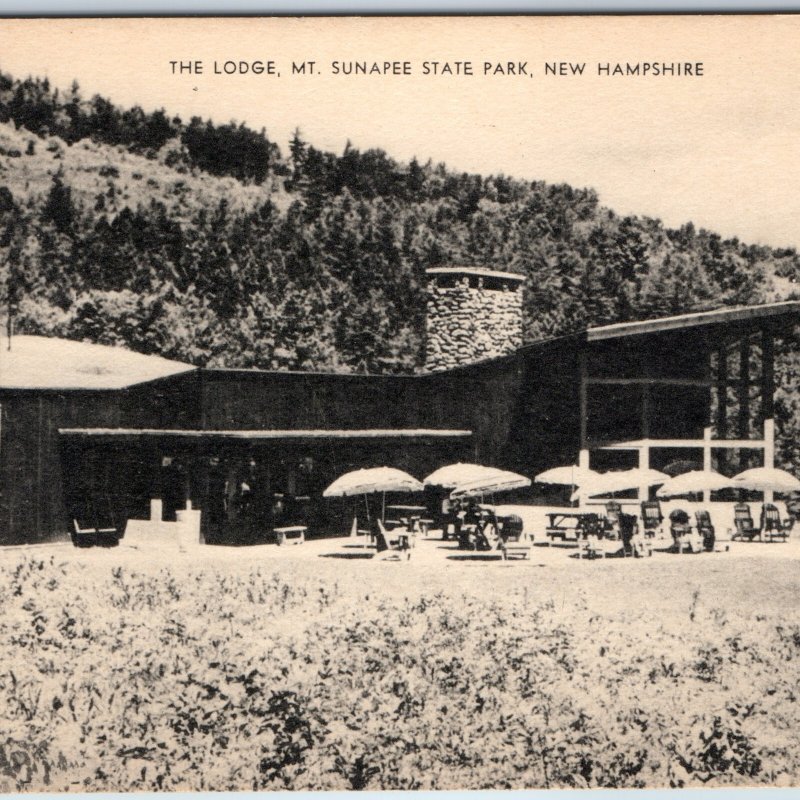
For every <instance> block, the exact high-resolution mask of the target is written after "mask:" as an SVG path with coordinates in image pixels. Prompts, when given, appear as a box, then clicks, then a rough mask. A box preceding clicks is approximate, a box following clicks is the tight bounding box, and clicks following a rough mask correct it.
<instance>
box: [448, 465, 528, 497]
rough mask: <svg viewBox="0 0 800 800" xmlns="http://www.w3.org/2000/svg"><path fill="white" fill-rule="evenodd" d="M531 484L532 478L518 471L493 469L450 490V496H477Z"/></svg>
mask: <svg viewBox="0 0 800 800" xmlns="http://www.w3.org/2000/svg"><path fill="white" fill-rule="evenodd" d="M530 485H531V479H530V478H526V477H525V476H524V475H517V473H516V472H508V471H506V470H502V469H495V470H492V472H491V473H487V474H486V475H484V476H483V477H480V478H477V479H476V480H472V481H468V482H467V483H462V484H460V485H459V486H458V487H456V488H455V489H454V490H453V491H452V492H450V497H454V498H455V497H477V496H479V495H484V494H496V493H497V492H507V491H510V490H511V489H522V488H524V487H525V486H530Z"/></svg>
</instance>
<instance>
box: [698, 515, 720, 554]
mask: <svg viewBox="0 0 800 800" xmlns="http://www.w3.org/2000/svg"><path fill="white" fill-rule="evenodd" d="M694 518H695V521H696V522H697V532H698V534H700V536H701V537H702V539H703V550H706V551H707V552H709V553H713V552H714V542H715V541H716V538H717V537H716V532H715V531H714V525H713V523H712V522H711V514H709V513H708V511H706V510H705V509H701V510H700V511H695V512H694Z"/></svg>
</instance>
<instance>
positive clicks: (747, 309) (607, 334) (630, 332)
mask: <svg viewBox="0 0 800 800" xmlns="http://www.w3.org/2000/svg"><path fill="white" fill-rule="evenodd" d="M792 313H794V314H798V315H800V301H797V300H784V301H782V302H780V303H764V304H761V305H753V306H732V307H727V308H717V309H714V310H712V311H695V312H692V313H690V314H678V315H676V316H673V317H658V318H656V319H649V320H639V321H636V322H617V323H614V324H613V325H602V326H600V327H597V328H588V329H587V330H586V337H587V339H588V341H590V342H595V341H601V340H603V339H614V338H617V337H621V336H634V335H637V334H643V333H660V332H664V331H671V330H681V329H683V328H695V327H699V326H701V325H714V324H717V323H721V322H722V323H724V322H741V321H746V320H750V319H759V318H762V317H773V316H777V315H779V314H792Z"/></svg>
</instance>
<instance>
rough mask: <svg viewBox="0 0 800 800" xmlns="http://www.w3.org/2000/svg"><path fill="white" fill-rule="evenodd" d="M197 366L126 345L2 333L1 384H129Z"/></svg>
mask: <svg viewBox="0 0 800 800" xmlns="http://www.w3.org/2000/svg"><path fill="white" fill-rule="evenodd" d="M193 369H195V367H193V366H191V365H190V364H183V363H181V362H180V361H170V360H169V359H167V358H161V356H149V355H143V354H142V353H134V352H133V351H131V350H126V349H125V348H124V347H109V346H107V345H102V344H90V343H88V342H74V341H71V340H69V339H58V338H55V337H49V336H28V335H21V336H12V337H11V349H10V350H9V349H8V339H7V338H6V337H4V336H3V337H0V389H124V388H125V387H127V386H133V385H135V384H137V383H145V382H147V381H152V380H156V379H158V378H166V377H168V376H170V375H178V374H179V373H182V372H188V371H190V370H193Z"/></svg>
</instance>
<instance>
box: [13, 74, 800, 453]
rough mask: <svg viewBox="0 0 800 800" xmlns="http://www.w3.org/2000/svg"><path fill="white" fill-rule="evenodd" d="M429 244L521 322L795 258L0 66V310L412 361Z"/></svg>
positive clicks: (190, 350) (132, 334)
mask: <svg viewBox="0 0 800 800" xmlns="http://www.w3.org/2000/svg"><path fill="white" fill-rule="evenodd" d="M298 122H300V123H302V120H298ZM744 201H745V200H744V199H743V202H744ZM439 264H471V265H480V266H486V267H492V268H496V269H506V270H511V271H514V272H518V273H521V274H524V275H525V276H526V282H525V285H524V286H525V295H524V296H525V311H526V322H525V326H526V327H525V336H526V338H527V339H528V340H535V339H539V338H542V337H547V336H553V335H556V334H561V333H565V332H568V331H571V330H575V329H577V328H580V327H583V326H586V325H593V324H601V323H607V322H613V321H623V320H628V319H641V318H645V317H654V316H661V315H664V314H671V313H679V312H685V311H692V310H701V309H707V308H715V307H719V306H722V305H736V304H741V303H757V302H763V301H767V300H772V299H776V298H779V297H786V296H789V294H790V293H791V292H792V291H793V289H794V284H795V281H796V280H797V279H798V277H799V276H800V258H798V254H797V252H796V251H795V250H793V249H792V250H777V249H772V248H769V247H761V246H754V245H747V244H745V243H743V242H740V241H738V240H737V239H722V238H721V237H719V236H718V235H716V234H714V233H712V232H709V231H705V230H697V229H695V228H694V227H693V225H692V224H690V223H688V224H686V225H684V226H683V227H681V228H679V229H677V230H672V229H669V228H666V227H665V226H664V225H663V224H662V223H661V222H660V221H659V220H657V219H650V218H645V217H630V216H628V217H626V216H619V215H617V214H615V213H614V212H613V211H612V210H610V209H607V208H604V207H602V206H601V205H600V204H599V202H598V197H597V195H596V193H595V192H594V191H593V190H591V189H577V188H573V187H570V186H567V185H550V184H547V183H544V182H541V181H526V180H520V179H516V178H511V177H508V176H504V175H488V176H481V175H470V174H462V173H456V172H453V171H451V170H449V169H448V168H447V167H446V166H445V165H443V164H433V163H431V162H427V163H422V162H418V161H416V160H414V161H412V162H411V163H408V164H404V163H398V162H396V161H394V160H393V159H392V158H391V157H390V156H389V155H387V154H386V153H384V152H382V151H378V150H368V151H365V152H360V151H359V150H357V149H355V148H353V147H351V146H348V147H347V148H346V149H345V151H344V152H343V153H341V154H339V155H337V154H333V153H327V152H322V151H320V150H318V149H317V148H315V147H313V145H311V144H310V143H307V142H304V141H303V140H302V136H301V134H300V133H299V132H298V133H297V134H296V135H295V137H294V139H293V141H292V142H291V145H290V148H289V152H287V153H281V151H280V149H279V148H278V146H277V145H276V144H275V143H274V142H272V141H270V140H269V138H268V136H267V133H266V132H265V131H261V132H256V131H252V130H250V129H249V128H247V127H246V126H245V125H242V124H236V123H230V124H226V125H215V124H213V123H212V122H210V121H206V120H201V119H198V118H194V119H191V120H189V121H183V120H180V119H179V118H177V117H172V116H170V115H169V114H168V113H167V112H165V111H156V112H154V113H148V112H145V111H143V110H142V109H140V108H133V109H121V108H118V107H116V106H115V105H114V104H113V103H111V102H110V101H109V100H107V99H104V98H101V97H97V96H95V97H92V98H91V99H87V98H85V97H84V96H83V95H82V94H81V90H80V88H79V87H78V86H77V84H73V86H72V87H71V89H70V90H68V91H66V92H60V91H58V90H56V89H54V88H53V87H51V86H50V85H49V84H48V83H47V81H41V80H35V79H27V80H24V81H20V80H14V79H12V78H10V77H7V76H0V279H1V280H2V292H3V299H4V303H3V309H2V314H3V315H6V313H7V311H8V309H10V310H11V312H12V314H13V317H14V327H15V330H17V331H20V332H21V331H26V332H34V333H51V334H57V335H61V336H66V337H70V338H78V339H88V340H91V341H97V342H104V343H123V344H126V345H127V346H129V347H131V348H133V349H135V350H139V351H142V352H157V353H160V354H163V355H165V356H168V357H171V358H176V359H181V360H185V361H189V362H192V363H194V364H199V365H226V366H255V367H264V368H274V369H326V370H339V371H356V370H365V369H366V370H374V371H410V370H413V369H414V368H415V367H417V366H418V365H419V363H420V355H421V351H422V334H423V322H424V311H425V303H424V270H425V269H426V268H427V267H430V266H434V265H439ZM792 346H793V345H792ZM790 349H791V348H790ZM794 360H795V358H794V356H792V355H788V354H786V355H784V356H782V364H783V366H782V368H781V370H782V371H781V373H780V374H781V380H782V381H783V383H784V384H785V387H786V388H785V389H784V390H782V391H783V394H782V395H781V398H779V404H780V403H783V406H781V407H785V408H786V409H787V413H788V408H789V404H791V403H794V402H795V396H794V394H793V392H794V388H793V387H794V384H795V371H794V369H793V368H792V364H793V363H794ZM784 445H785V447H789V446H790V443H789V442H788V441H787V442H785V443H784Z"/></svg>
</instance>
